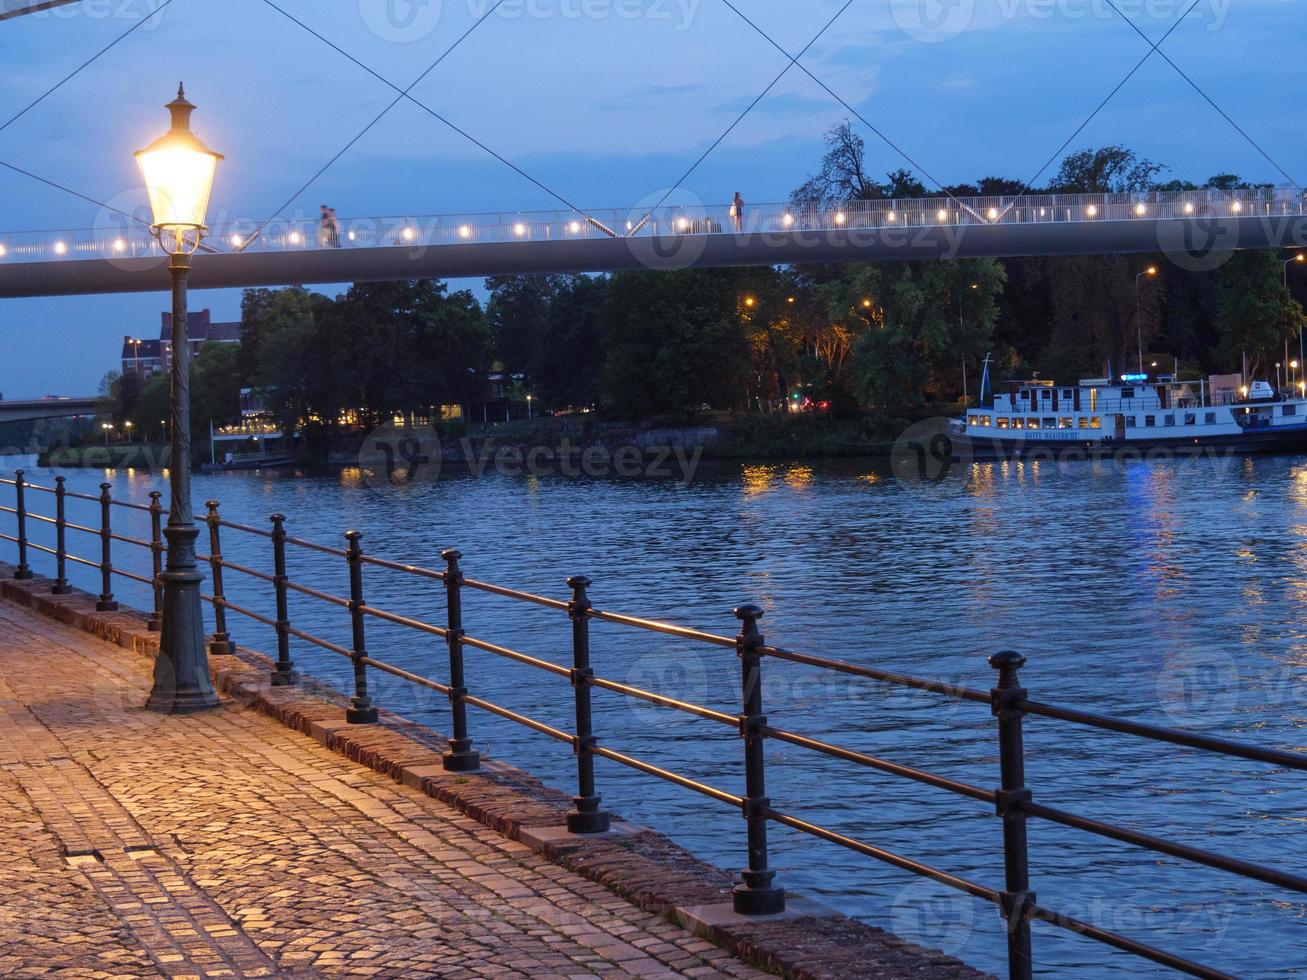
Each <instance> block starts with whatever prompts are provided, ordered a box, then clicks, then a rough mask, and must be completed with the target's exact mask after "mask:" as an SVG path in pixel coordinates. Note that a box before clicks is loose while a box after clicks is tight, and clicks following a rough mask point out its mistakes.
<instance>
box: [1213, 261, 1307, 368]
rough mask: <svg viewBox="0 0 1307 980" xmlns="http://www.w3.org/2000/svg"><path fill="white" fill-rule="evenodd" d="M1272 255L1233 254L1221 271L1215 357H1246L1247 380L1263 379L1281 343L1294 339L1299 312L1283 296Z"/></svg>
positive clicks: (1284, 291) (1226, 360)
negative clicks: (1258, 377)
mask: <svg viewBox="0 0 1307 980" xmlns="http://www.w3.org/2000/svg"><path fill="white" fill-rule="evenodd" d="M1280 273H1281V269H1280V259H1279V256H1278V255H1277V254H1276V253H1275V252H1266V251H1260V252H1235V253H1234V255H1232V256H1231V257H1230V261H1228V262H1226V263H1225V265H1224V266H1222V267H1221V272H1220V279H1219V286H1218V295H1219V298H1218V300H1217V308H1216V332H1217V347H1216V356H1217V358H1218V360H1219V361H1220V362H1221V363H1224V364H1239V363H1241V361H1242V358H1243V355H1244V354H1245V353H1247V355H1248V371H1249V376H1250V377H1257V376H1258V375H1263V376H1268V377H1269V375H1270V371H1269V370H1268V368H1269V365H1270V364H1272V363H1274V362H1275V361H1276V360H1277V358H1278V357H1279V356H1280V352H1281V350H1282V349H1283V347H1284V343H1285V341H1286V340H1294V341H1296V340H1297V336H1298V330H1299V328H1300V327H1302V325H1303V308H1302V306H1301V305H1300V304H1299V303H1298V301H1297V300H1295V299H1293V297H1292V296H1290V295H1289V291H1288V290H1287V289H1285V288H1284V282H1283V280H1282V278H1281V274H1280Z"/></svg>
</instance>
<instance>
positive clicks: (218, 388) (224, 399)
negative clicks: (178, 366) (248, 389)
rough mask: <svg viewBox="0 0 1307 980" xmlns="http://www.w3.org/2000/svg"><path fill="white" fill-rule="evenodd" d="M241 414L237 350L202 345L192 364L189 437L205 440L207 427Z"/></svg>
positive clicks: (232, 345) (227, 347)
mask: <svg viewBox="0 0 1307 980" xmlns="http://www.w3.org/2000/svg"><path fill="white" fill-rule="evenodd" d="M240 413H241V374H240V347H239V346H238V345H236V344H224V343H213V344H205V345H204V347H202V348H201V349H200V353H199V356H198V357H196V358H195V359H194V360H193V361H191V435H192V437H193V438H195V439H197V440H201V439H207V438H208V435H209V424H210V423H212V424H214V425H224V424H226V423H228V422H232V421H235V420H236V419H238V418H239V417H240Z"/></svg>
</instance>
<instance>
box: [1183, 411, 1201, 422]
mask: <svg viewBox="0 0 1307 980" xmlns="http://www.w3.org/2000/svg"><path fill="white" fill-rule="evenodd" d="M1197 423H1198V416H1197V415H1196V414H1195V413H1193V412H1185V413H1184V424H1185V425H1196V424H1197Z"/></svg>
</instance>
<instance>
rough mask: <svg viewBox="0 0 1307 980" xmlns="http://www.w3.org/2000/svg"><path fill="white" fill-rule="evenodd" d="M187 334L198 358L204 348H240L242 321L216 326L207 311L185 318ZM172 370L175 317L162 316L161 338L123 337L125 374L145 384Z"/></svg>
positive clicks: (192, 352) (192, 351)
mask: <svg viewBox="0 0 1307 980" xmlns="http://www.w3.org/2000/svg"><path fill="white" fill-rule="evenodd" d="M186 334H187V339H188V341H189V343H190V348H191V356H192V357H194V356H195V355H197V354H199V352H200V351H202V350H203V349H204V345H205V344H211V343H216V344H239V343H240V342H241V325H240V321H235V322H227V323H214V322H213V319H212V317H211V316H210V313H209V311H208V310H200V311H199V312H197V313H188V314H187V315H186ZM170 370H172V314H171V313H164V314H163V315H162V326H161V327H160V330H159V337H158V339H157V340H155V339H146V338H143V337H132V336H130V335H128V336H126V337H123V351H122V373H123V374H135V375H137V376H138V377H140V379H141V380H142V381H144V380H146V379H147V378H149V377H150V375H152V374H156V373H158V372H160V371H164V372H166V371H170Z"/></svg>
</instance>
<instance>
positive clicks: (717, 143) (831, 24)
mask: <svg viewBox="0 0 1307 980" xmlns="http://www.w3.org/2000/svg"><path fill="white" fill-rule="evenodd" d="M851 6H853V0H847V2H846V3H845V4H844V5H843V6H842V7H840V9H839V10H837V11H835V15H834V16H833V17H831V19H830V20H828V21H826V24H825V25H824V26H823V27H822V29H821V30H820V31H818V32H817V34H816V36H814V37H813V39H812V40H811V41H809V42H808V43H807V44H805V45H804V46H803V50H802V51H800V52H799V53H798V55H796V56H795V57H792V58H791V57H790V55H789V54H788V53H786V54H785V57H787V58H789V59H790V63H789V64H788V65H786V66H785V68H784V69H783V70H782V71H781V73H780V74H779V75H777V76H776V77H775V78H773V79H772V80H771V84H769V85H768V86H767V87H766V88H765V89H763V90H762V91H761V92H760V93H759V94H758V97H757V98H756V99H754V100H753V101H752V102H750V103H749V105H748V106H747V107H746V108H745V110H744V111H743V112H741V113H740V114H739V116H737V117H736V119H735V121H734V122H732V123H731V124H730V125H729V126H727V127H726V131H725V132H723V133H722V135H720V136H718V137H717V139H716V140H714V141H713V144H712V145H711V146H710V147H708V149H706V150H704V151H703V153H702V154H701V155H700V157H699V159H698V160H695V161H694V163H693V164H692V165H691V166H690V169H689V170H687V171H685V173H683V174H681V176H680V178H679V179H678V180H677V181H676V183H675V184H673V185H672V186H671V187H669V188H668V189H667V192H666V193H665V194H663V196H662V197H661V198H659V199H658V203H657V204H655V205H654V206H653V207H651V208H647V209H646V210H645V214H644V217H642V218H641V219H640V222H639V225H640V227H644V224H645V222H646V221H648V220H649V217H650V215H652V214H653V213H654V212H655V211H657V210H658V209H659V208H660V207H662V206H663V204H665V203H666V202H667V199H668V198H669V197H671V196H672V194H674V193H675V192H676V190H677V189H678V188H679V187H680V186H681V185H682V184H684V183H685V182H686V180H688V179H689V177H690V175H691V174H692V173H694V172H695V171H696V170H698V169H699V166H700V165H701V164H702V163H703V162H704V161H705V160H707V159H708V155H709V154H710V153H712V151H713V150H715V149H717V147H719V146H721V144H722V141H723V140H725V139H726V137H727V136H730V135H731V133H732V132H734V130H735V127H736V126H738V125H740V123H742V122H744V118H745V116H747V115H748V114H749V113H750V112H752V111H753V110H754V107H755V106H757V104H758V103H759V102H761V101H762V100H763V99H765V98H766V97H767V93H768V92H770V91H771V90H772V89H774V88H775V87H776V86H777V85H778V84H780V81H781V79H782V78H784V77H785V76H786V75H788V74H789V73H790V69H791V68H793V67H794V66H795V65H797V64H798V63H799V58H802V57H803V56H804V55H805V54H807V53H808V50H809V49H810V48H811V47H812V46H813V45H814V44H816V43H817V42H818V41H819V40H821V38H822V36H823V35H825V33H826V32H827V31H829V30H830V29H831V28H832V27H834V26H835V22H836V21H837V20H839V19H840V18H841V17H842V16H844V11H846V10H848V9H849V8H850V7H851ZM783 50H784V49H782V51H783ZM629 234H633V232H631V233H628V235H629Z"/></svg>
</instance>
